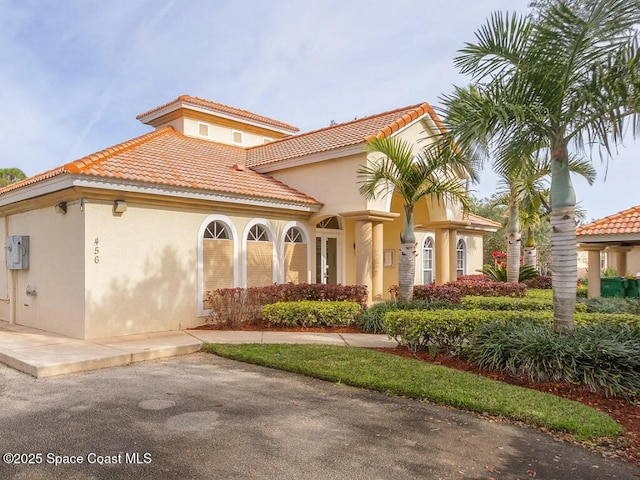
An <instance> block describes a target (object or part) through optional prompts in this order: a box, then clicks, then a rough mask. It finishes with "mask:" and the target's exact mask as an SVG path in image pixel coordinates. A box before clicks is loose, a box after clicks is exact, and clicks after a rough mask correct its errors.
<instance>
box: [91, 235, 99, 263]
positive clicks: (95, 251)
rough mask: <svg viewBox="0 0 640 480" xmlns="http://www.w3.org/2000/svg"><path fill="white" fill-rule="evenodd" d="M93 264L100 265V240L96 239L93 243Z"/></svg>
mask: <svg viewBox="0 0 640 480" xmlns="http://www.w3.org/2000/svg"><path fill="white" fill-rule="evenodd" d="M93 255H94V257H93V263H100V240H99V239H98V237H96V239H95V240H94V241H93Z"/></svg>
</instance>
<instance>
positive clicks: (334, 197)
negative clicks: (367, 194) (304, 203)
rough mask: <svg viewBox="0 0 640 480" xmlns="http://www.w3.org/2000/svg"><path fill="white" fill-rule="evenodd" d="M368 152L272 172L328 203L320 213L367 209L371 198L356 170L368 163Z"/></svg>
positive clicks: (293, 185)
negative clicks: (361, 188) (362, 189)
mask: <svg viewBox="0 0 640 480" xmlns="http://www.w3.org/2000/svg"><path fill="white" fill-rule="evenodd" d="M364 161H365V155H364V153H362V154H358V155H351V156H348V157H343V158H338V159H335V160H327V161H324V162H319V163H312V164H309V165H301V166H298V167H295V168H287V169H284V170H277V171H274V172H270V173H269V175H271V176H273V177H275V178H277V179H278V180H280V181H281V182H284V183H286V184H287V185H290V186H292V187H293V188H296V189H297V190H300V191H301V192H304V193H306V194H307V195H310V196H312V197H313V198H315V199H317V200H319V201H321V202H322V203H324V207H323V208H322V209H321V210H320V211H319V212H318V213H317V214H316V217H318V218H319V217H323V216H327V215H336V214H338V213H342V212H350V211H358V210H365V209H366V208H368V207H367V201H366V200H365V199H364V197H363V196H362V195H360V193H359V192H358V188H359V184H358V181H359V178H358V175H357V173H356V171H357V170H358V168H360V166H361V165H362V164H363V163H364Z"/></svg>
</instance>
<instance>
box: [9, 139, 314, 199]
mask: <svg viewBox="0 0 640 480" xmlns="http://www.w3.org/2000/svg"><path fill="white" fill-rule="evenodd" d="M245 155H246V152H245V150H244V149H243V148H240V147H234V146H231V145H224V144H220V143H214V142H210V141H206V140H199V139H195V138H190V137H186V136H184V135H181V134H180V133H178V132H176V131H175V130H174V129H173V128H172V127H164V128H161V129H158V130H154V131H153V132H151V133H148V134H146V135H142V136H141V137H137V138H135V139H133V140H130V141H128V142H124V143H121V144H119V145H116V146H114V147H111V148H107V149H106V150H102V151H100V152H97V153H94V154H93V155H89V156H87V157H84V158H81V159H79V160H76V161H74V162H71V163H68V164H66V165H65V166H64V167H60V168H58V169H55V170H51V171H50V172H48V173H47V174H42V175H38V176H36V177H32V178H30V179H27V180H23V181H22V182H19V183H17V184H13V185H10V186H9V187H6V188H5V189H3V190H0V194H1V193H5V192H6V191H10V190H13V189H15V188H20V186H24V185H28V184H31V183H35V182H37V181H40V180H44V179H46V178H50V177H52V176H55V175H62V174H77V175H90V176H95V177H102V178H108V179H117V180H129V181H137V182H144V183H151V184H158V185H163V186H169V187H184V188H192V189H196V190H206V191H212V192H219V193H223V194H235V195H241V196H248V197H260V198H267V199H275V200H283V201H286V202H294V203H302V204H312V205H321V203H320V202H318V201H317V200H315V199H313V198H311V197H309V196H308V195H305V194H304V193H301V192H299V191H297V190H295V189H293V188H291V187H289V186H287V185H285V184H284V183H282V182H280V181H278V180H276V179H274V178H272V177H269V176H267V175H263V174H260V173H257V172H254V171H252V170H249V169H245V168H244V161H245ZM21 184H22V185H21Z"/></svg>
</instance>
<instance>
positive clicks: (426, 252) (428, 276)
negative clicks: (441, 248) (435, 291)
mask: <svg viewBox="0 0 640 480" xmlns="http://www.w3.org/2000/svg"><path fill="white" fill-rule="evenodd" d="M433 251H434V242H433V237H430V236H427V237H425V239H424V242H423V244H422V283H423V285H428V284H430V283H433V279H434V276H433V270H434V269H433V260H434V257H433V253H434V252H433Z"/></svg>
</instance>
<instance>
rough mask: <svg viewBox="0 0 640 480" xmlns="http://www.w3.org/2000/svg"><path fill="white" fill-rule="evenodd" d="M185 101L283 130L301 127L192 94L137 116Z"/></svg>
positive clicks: (297, 130) (294, 130) (139, 117)
mask: <svg viewBox="0 0 640 480" xmlns="http://www.w3.org/2000/svg"><path fill="white" fill-rule="evenodd" d="M181 103H185V104H188V105H193V106H195V107H202V108H206V109H208V110H213V111H217V112H220V113H224V114H227V115H231V116H234V117H240V118H244V119H245V120H250V121H253V122H258V123H263V124H265V125H270V126H272V127H276V128H279V129H282V130H287V131H289V132H290V133H295V132H299V131H300V129H299V128H298V127H294V126H293V125H289V124H288V123H284V122H280V121H278V120H274V119H273V118H269V117H265V116H262V115H258V114H256V113H252V112H249V111H247V110H241V109H239V108H234V107H230V106H228V105H223V104H222V103H216V102H211V101H209V100H205V99H203V98H198V97H192V96H190V95H180V96H179V97H178V98H176V99H175V100H172V101H170V102H168V103H165V104H164V105H160V106H159V107H156V108H153V109H151V110H149V111H148V112H144V113H141V114H140V115H138V116H137V117H136V119H138V120H141V119H143V118H144V117H146V116H148V115H151V114H152V113H155V112H157V111H159V110H162V109H163V108H166V107H169V106H171V105H173V104H175V105H176V106H177V105H179V104H181Z"/></svg>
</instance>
